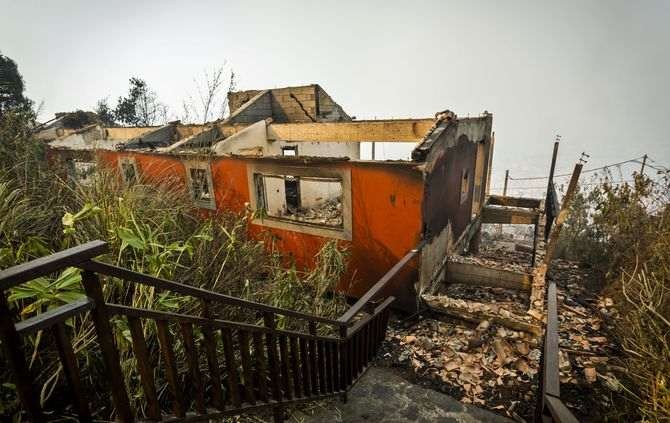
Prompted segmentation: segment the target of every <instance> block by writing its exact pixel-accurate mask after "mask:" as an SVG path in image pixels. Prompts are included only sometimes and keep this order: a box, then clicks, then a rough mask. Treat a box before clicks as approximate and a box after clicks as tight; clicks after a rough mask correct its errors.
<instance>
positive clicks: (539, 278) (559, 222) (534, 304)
mask: <svg viewBox="0 0 670 423" xmlns="http://www.w3.org/2000/svg"><path fill="white" fill-rule="evenodd" d="M582 167H583V165H582V164H581V163H580V164H577V165H575V170H574V171H573V172H572V177H571V178H570V183H569V184H568V190H567V191H566V192H565V196H564V197H563V204H561V211H560V212H559V213H558V217H557V218H556V223H555V224H554V227H553V229H552V231H551V234H550V235H549V240H548V241H547V246H546V249H545V254H544V260H543V261H542V263H540V265H539V266H537V267H536V268H535V270H534V271H533V283H532V285H531V293H530V309H531V310H533V309H534V310H542V307H543V304H544V287H545V277H546V274H547V270H548V268H549V264H550V263H551V259H552V258H553V255H554V251H555V250H556V244H558V236H559V235H560V234H561V228H562V227H563V224H564V223H565V220H566V219H567V218H568V214H570V204H571V203H572V199H573V198H574V196H575V192H576V191H577V182H578V181H579V175H580V174H581V172H582Z"/></svg>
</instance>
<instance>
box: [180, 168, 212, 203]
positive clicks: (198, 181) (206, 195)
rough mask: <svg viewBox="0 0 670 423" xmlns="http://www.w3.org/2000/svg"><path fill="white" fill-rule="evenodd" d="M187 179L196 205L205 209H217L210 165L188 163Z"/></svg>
mask: <svg viewBox="0 0 670 423" xmlns="http://www.w3.org/2000/svg"><path fill="white" fill-rule="evenodd" d="M186 179H187V181H188V189H189V192H190V193H191V198H192V199H193V202H194V203H195V205H196V206H198V207H202V208H205V209H215V208H216V204H215V202H214V186H213V184H212V171H211V169H210V167H209V163H187V164H186Z"/></svg>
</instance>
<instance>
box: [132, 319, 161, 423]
mask: <svg viewBox="0 0 670 423" xmlns="http://www.w3.org/2000/svg"><path fill="white" fill-rule="evenodd" d="M128 328H129V329H130V337H131V340H132V343H133V353H134V354H135V358H136V360H137V369H138V371H139V373H140V382H141V383H142V391H143V392H144V399H145V401H146V404H147V417H148V418H150V419H151V420H156V421H160V420H161V409H160V404H159V403H158V395H157V394H156V383H155V381H154V373H153V368H154V367H153V363H152V362H151V359H150V358H149V349H148V348H147V342H146V339H145V338H144V332H143V330H142V323H141V322H140V319H138V318H137V317H129V318H128Z"/></svg>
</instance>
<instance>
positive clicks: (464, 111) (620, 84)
mask: <svg viewBox="0 0 670 423" xmlns="http://www.w3.org/2000/svg"><path fill="white" fill-rule="evenodd" d="M0 10H2V13H1V14H0V51H1V52H2V53H3V54H5V55H7V56H9V57H11V58H13V59H14V60H15V61H16V62H17V64H18V66H19V70H20V72H21V73H22V74H23V76H24V79H25V81H26V85H27V92H28V95H29V96H30V97H31V98H33V99H34V100H36V101H41V100H43V101H44V113H43V115H42V117H43V118H47V117H51V116H52V115H53V113H54V112H56V111H68V110H74V109H78V108H83V109H91V108H93V107H94V106H95V103H96V101H97V100H98V99H100V98H104V97H108V96H109V97H110V99H111V100H112V103H113V102H114V99H115V98H116V97H118V96H119V95H122V94H124V93H125V91H126V90H127V86H128V78H129V77H130V76H139V77H141V78H144V79H145V80H146V81H147V82H148V83H149V84H150V85H151V86H152V87H153V88H154V89H155V90H156V91H157V93H158V95H159V97H160V98H161V100H163V101H164V102H165V103H167V104H168V105H169V106H170V107H171V109H172V110H173V111H174V112H175V114H180V113H181V100H182V98H184V96H185V95H186V93H187V92H188V91H189V90H191V89H192V86H193V77H194V76H196V75H198V74H201V73H202V71H203V70H204V69H208V68H209V69H211V68H212V67H214V66H217V65H220V64H223V63H224V62H227V63H228V64H230V65H231V66H232V67H233V68H234V70H235V72H236V73H237V75H238V87H239V88H240V89H253V88H268V87H270V88H271V87H282V86H287V85H303V84H308V83H319V84H321V86H323V87H324V88H325V89H326V90H327V91H328V92H329V93H330V94H331V96H332V97H333V98H334V99H335V100H336V101H337V102H338V103H340V105H342V106H343V107H344V108H345V110H346V111H347V112H349V114H351V115H355V116H357V117H358V118H359V119H360V118H375V117H377V118H400V117H426V116H433V114H434V113H435V112H437V111H440V110H444V109H450V110H452V111H454V112H455V113H456V114H458V115H459V116H467V115H468V114H469V115H477V114H479V113H481V112H483V111H484V110H488V111H489V112H492V113H493V114H494V130H495V132H496V146H495V148H496V152H495V158H494V176H495V180H494V183H493V185H494V187H497V186H500V185H501V183H500V178H501V175H502V174H504V170H505V169H507V168H509V169H511V173H512V174H513V175H515V176H529V175H530V176H534V174H537V173H538V172H539V173H540V174H544V173H546V168H547V167H548V162H549V159H550V157H549V156H550V152H551V148H552V143H553V139H554V136H555V134H557V133H559V134H561V135H562V137H563V142H562V144H561V150H560V154H559V164H558V171H559V172H561V171H563V170H567V169H569V168H570V167H571V165H572V163H574V162H575V161H576V159H577V158H579V154H580V153H581V152H582V151H586V152H587V153H589V154H590V155H591V161H590V163H589V165H587V166H599V165H604V164H607V163H612V162H618V161H622V160H626V159H630V158H633V157H638V156H641V155H643V154H645V153H648V154H649V155H650V157H651V158H652V159H653V160H655V161H656V162H657V163H659V164H663V165H666V166H668V165H670V140H669V139H668V136H667V134H666V132H667V129H666V128H665V126H666V124H667V122H668V121H669V120H670V119H669V118H668V116H669V115H670V82H669V81H668V79H670V25H669V24H668V22H670V1H668V0H659V1H639V2H631V1H584V0H579V1H555V0H554V1H527V2H521V1H467V2H464V1H434V2H429V1H419V0H415V1H403V2H400V1H398V2H396V1H389V0H385V1H377V2H373V1H365V2H364V1H351V2H349V1H342V0H340V1H336V2H315V1H300V2H298V1H286V0H282V1H277V0H273V1H267V2H266V1H250V0H244V1H211V2H205V1H200V2H198V1H189V2H186V1H183V2H177V1H167V0H162V1H113V2H112V1H104V2H99V1H95V0H88V1H83V0H82V1H67V0H61V1H58V2H52V1H48V2H44V1H32V0H22V1H8V0H0ZM637 166H638V165H637V164H636V165H635V167H637ZM625 171H626V169H624V172H625ZM525 185H528V184H527V183H526V184H525ZM535 185H537V184H535Z"/></svg>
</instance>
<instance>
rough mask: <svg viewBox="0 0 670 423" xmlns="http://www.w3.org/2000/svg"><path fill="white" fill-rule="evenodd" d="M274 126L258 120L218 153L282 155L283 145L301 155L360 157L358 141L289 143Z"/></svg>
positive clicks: (222, 143) (217, 148)
mask: <svg viewBox="0 0 670 423" xmlns="http://www.w3.org/2000/svg"><path fill="white" fill-rule="evenodd" d="M272 134H273V131H272V125H269V126H268V125H267V124H266V123H265V121H260V122H256V123H254V124H252V125H250V126H248V127H246V128H245V129H242V130H241V131H239V132H237V133H236V134H234V135H232V136H230V137H228V138H226V139H224V140H222V141H220V142H218V143H217V144H216V145H215V146H214V152H215V153H216V154H217V155H227V154H237V155H245V156H246V155H248V156H281V155H282V147H288V146H297V148H298V155H300V156H312V157H349V158H350V159H352V160H356V159H358V158H360V151H359V143H357V142H351V143H347V142H310V141H303V142H286V141H283V140H282V139H278V138H277V137H276V135H272Z"/></svg>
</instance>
